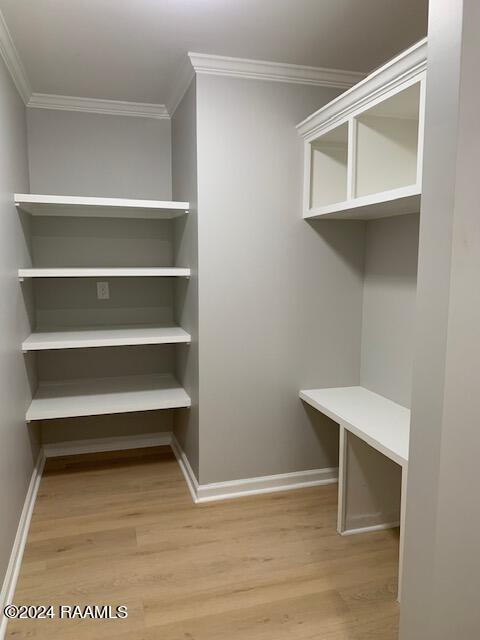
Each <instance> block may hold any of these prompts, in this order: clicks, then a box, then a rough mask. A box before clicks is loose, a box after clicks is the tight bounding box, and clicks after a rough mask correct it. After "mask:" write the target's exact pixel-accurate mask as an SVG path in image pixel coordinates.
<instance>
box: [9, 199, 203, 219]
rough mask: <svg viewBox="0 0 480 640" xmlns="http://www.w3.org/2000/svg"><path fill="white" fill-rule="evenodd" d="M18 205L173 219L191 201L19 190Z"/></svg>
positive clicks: (52, 211) (29, 209) (33, 210)
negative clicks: (62, 194) (37, 192)
mask: <svg viewBox="0 0 480 640" xmlns="http://www.w3.org/2000/svg"><path fill="white" fill-rule="evenodd" d="M14 198H15V205H16V206H17V207H18V208H19V209H21V210H22V211H25V212H26V213H29V214H31V215H33V216H75V217H95V218H159V219H162V218H163V219H169V218H175V217H177V216H180V215H183V214H185V213H188V211H189V209H190V203H189V202H173V201H167V200H131V199H125V198H84V197H79V196H55V195H37V194H30V193H16V194H15V196H14Z"/></svg>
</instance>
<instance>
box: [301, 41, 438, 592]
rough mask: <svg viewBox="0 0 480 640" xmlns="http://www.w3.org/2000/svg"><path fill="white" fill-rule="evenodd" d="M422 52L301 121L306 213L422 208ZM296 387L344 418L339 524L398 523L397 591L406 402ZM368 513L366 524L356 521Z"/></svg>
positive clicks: (366, 216)
mask: <svg viewBox="0 0 480 640" xmlns="http://www.w3.org/2000/svg"><path fill="white" fill-rule="evenodd" d="M426 60H427V41H426V39H425V40H422V41H421V42H419V43H417V44H416V45H414V46H413V47H411V48H410V49H408V50H406V51H405V52H403V53H402V54H400V55H399V56H397V57H396V58H394V59H393V60H391V61H390V62H388V63H387V64H386V65H384V66H383V67H381V68H379V69H377V70H376V71H375V72H374V73H372V74H371V75H369V76H368V77H367V78H365V79H364V80H362V81H361V82H360V83H358V84H357V85H355V86H354V87H352V88H351V89H349V90H348V91H346V92H345V93H343V94H341V95H340V96H339V97H338V98H336V99H335V100H333V101H332V102H330V103H329V104H328V105H326V106H325V107H323V108H322V109H320V110H319V111H317V112H315V113H314V114H312V115H311V116H309V117H308V118H307V119H306V120H304V121H303V122H302V123H300V124H299V125H298V127H297V128H298V131H299V133H300V135H301V136H302V137H303V139H304V149H305V155H304V207H303V217H304V219H306V220H322V219H331V218H333V219H336V220H351V219H357V220H372V219H376V218H384V217H388V216H398V215H406V214H410V213H417V212H419V211H420V199H421V184H422V155H423V154H422V152H423V127H424V111H425V81H426ZM299 395H300V398H301V399H302V400H303V401H304V402H305V403H307V404H309V405H310V406H312V407H313V408H314V409H316V410H318V411H320V412H321V413H323V414H325V415H326V416H328V417H329V418H331V419H332V420H334V421H335V422H337V423H338V424H339V426H340V451H339V498H338V520H337V529H338V532H339V533H341V534H343V535H345V534H351V533H361V532H363V531H365V530H376V529H385V528H388V527H392V526H397V525H398V524H400V569H399V590H398V595H399V598H400V580H401V576H402V558H403V545H404V518H405V504H406V483H407V473H408V454H409V435H410V411H409V409H408V408H407V407H404V406H401V405H399V404H398V403H396V402H393V401H392V400H391V399H388V398H385V397H383V396H381V395H379V394H377V393H375V392H374V391H373V390H371V389H366V388H364V387H362V386H354V387H334V388H319V389H305V390H301V391H300V394H299ZM355 439H359V440H361V441H363V443H366V444H367V445H369V447H371V448H372V449H374V450H376V451H377V452H379V453H381V454H383V456H385V458H388V459H389V460H392V461H393V462H395V463H396V465H398V467H395V466H394V468H393V469H392V468H390V471H388V474H389V476H388V477H389V481H390V480H391V478H394V479H395V478H396V477H398V476H397V475H396V474H397V471H398V470H399V471H400V474H401V486H400V487H398V489H397V488H395V489H394V490H393V491H392V492H391V493H389V492H388V491H386V492H385V487H380V490H379V486H378V485H377V486H376V487H370V488H369V487H368V481H367V479H366V478H367V476H368V475H369V474H368V473H367V472H366V470H365V469H361V464H360V465H358V461H356V460H355V456H356V455H357V454H356V453H355V447H356V446H358V445H357V444H356V442H357V440H355ZM361 446H365V445H362V444H361ZM357 451H358V449H357ZM380 458H381V460H379V461H378V463H377V462H375V464H376V465H377V464H378V468H377V469H376V471H375V472H374V473H373V474H371V475H370V476H369V477H370V478H372V477H374V478H376V482H377V483H378V482H379V480H378V479H379V478H381V475H382V470H384V469H385V468H386V467H385V464H387V465H388V464H391V463H388V462H387V463H385V462H382V459H383V458H382V456H380ZM356 465H358V466H356ZM350 476H351V477H350ZM380 483H381V481H380ZM395 484H396V483H395ZM370 490H371V491H370ZM365 491H366V492H369V491H370V493H371V494H375V493H377V494H378V495H380V494H381V495H382V499H381V500H379V502H378V505H380V506H379V510H378V512H375V513H366V514H363V513H362V512H361V508H362V506H363V503H362V498H361V497H359V496H362V492H365ZM400 494H401V500H399V495H400ZM363 495H366V494H365V493H364V494H363ZM390 500H391V504H390ZM382 501H383V502H382ZM386 503H388V505H387V504H386ZM397 509H398V510H397ZM387 513H388V516H387V515H386V514H387ZM391 514H394V515H393V519H392V517H391ZM364 515H365V521H368V525H369V526H366V527H365V526H362V525H360V526H359V527H358V528H357V527H356V526H352V525H351V523H352V522H355V521H357V520H356V518H357V519H358V520H359V521H361V518H363V516H364ZM359 516H360V517H359Z"/></svg>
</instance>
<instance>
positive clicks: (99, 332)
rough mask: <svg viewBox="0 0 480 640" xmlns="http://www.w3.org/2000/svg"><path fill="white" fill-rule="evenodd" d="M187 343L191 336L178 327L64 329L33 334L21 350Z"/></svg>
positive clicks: (25, 341)
mask: <svg viewBox="0 0 480 640" xmlns="http://www.w3.org/2000/svg"><path fill="white" fill-rule="evenodd" d="M188 342H190V335H189V334H188V333H187V332H186V331H184V330H183V329H182V328H181V327H155V326H140V325H138V326H120V327H69V328H65V327H64V328H59V329H56V330H53V329H52V330H48V331H47V330H40V331H35V333H32V334H31V335H30V336H29V337H28V338H27V339H26V340H24V342H23V343H22V351H24V352H27V351H43V350H47V349H82V348H90V347H118V346H125V345H142V344H175V343H188Z"/></svg>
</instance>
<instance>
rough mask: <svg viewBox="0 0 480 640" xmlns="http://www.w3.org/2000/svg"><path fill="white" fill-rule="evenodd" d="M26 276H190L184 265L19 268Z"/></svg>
mask: <svg viewBox="0 0 480 640" xmlns="http://www.w3.org/2000/svg"><path fill="white" fill-rule="evenodd" d="M18 277H19V278H20V280H23V279H24V278H128V277H142V278H143V277H164V278H165V277H182V278H189V277H190V269H188V268H184V267H88V268H86V267H55V268H53V267H52V268H33V267H32V268H27V269H19V270H18Z"/></svg>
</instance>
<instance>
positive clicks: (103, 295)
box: [97, 282, 110, 300]
mask: <svg viewBox="0 0 480 640" xmlns="http://www.w3.org/2000/svg"><path fill="white" fill-rule="evenodd" d="M109 298H110V287H109V286H108V282H97V299H98V300H108V299H109Z"/></svg>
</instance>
